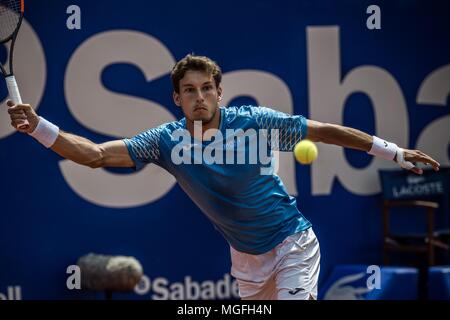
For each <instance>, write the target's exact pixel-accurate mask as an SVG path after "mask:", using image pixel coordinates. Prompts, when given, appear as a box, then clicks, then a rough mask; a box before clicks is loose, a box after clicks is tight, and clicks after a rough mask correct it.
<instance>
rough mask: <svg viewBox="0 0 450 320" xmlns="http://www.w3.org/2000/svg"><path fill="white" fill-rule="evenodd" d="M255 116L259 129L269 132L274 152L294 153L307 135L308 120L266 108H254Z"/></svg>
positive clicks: (300, 116) (269, 139)
mask: <svg viewBox="0 0 450 320" xmlns="http://www.w3.org/2000/svg"><path fill="white" fill-rule="evenodd" d="M253 114H254V117H255V120H256V123H257V125H258V128H259V129H266V130H267V137H268V143H269V145H270V147H271V149H272V150H278V151H292V150H293V149H294V147H295V145H296V144H297V143H298V142H299V141H300V140H302V139H304V138H305V137H306V135H307V128H308V127H307V123H306V118H305V117H304V116H302V115H294V116H293V115H289V114H287V113H283V112H280V111H276V110H273V109H270V108H266V107H254V110H253Z"/></svg>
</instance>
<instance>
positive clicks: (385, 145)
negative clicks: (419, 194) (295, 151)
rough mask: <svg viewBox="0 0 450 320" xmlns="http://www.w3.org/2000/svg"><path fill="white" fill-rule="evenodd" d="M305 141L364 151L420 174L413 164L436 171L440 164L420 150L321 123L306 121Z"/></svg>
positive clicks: (353, 130)
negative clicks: (423, 165)
mask: <svg viewBox="0 0 450 320" xmlns="http://www.w3.org/2000/svg"><path fill="white" fill-rule="evenodd" d="M306 139H309V140H311V141H315V142H323V143H327V144H335V145H338V146H341V147H344V148H351V149H357V150H361V151H366V152H367V153H369V154H372V155H374V156H379V157H381V158H384V159H386V160H394V161H396V162H397V163H398V164H399V165H400V166H401V167H403V168H405V169H408V170H411V171H413V172H414V173H416V174H422V169H420V168H418V167H416V166H415V165H413V164H412V163H413V162H422V163H425V164H429V165H431V166H432V167H433V169H434V170H436V171H438V170H439V166H440V164H439V163H438V162H437V161H436V160H434V159H433V158H431V157H430V156H428V155H427V154H425V153H423V152H422V151H420V150H409V149H403V148H400V147H398V146H397V145H396V144H395V143H392V142H389V141H386V140H383V139H380V138H378V137H376V136H370V135H368V134H367V133H364V132H362V131H360V130H357V129H354V128H349V127H344V126H340V125H337V124H330V123H322V122H318V121H314V120H309V119H308V120H307V135H306Z"/></svg>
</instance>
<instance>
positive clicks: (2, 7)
mask: <svg viewBox="0 0 450 320" xmlns="http://www.w3.org/2000/svg"><path fill="white" fill-rule="evenodd" d="M23 11H24V0H0V44H5V45H7V44H8V42H10V45H9V55H8V60H7V63H6V64H7V65H8V66H6V64H5V66H3V65H2V64H1V63H0V69H1V72H2V74H3V76H4V77H5V80H6V86H7V87H8V93H9V97H10V99H11V100H12V101H13V102H14V104H21V103H22V98H21V97H20V92H19V87H18V86H17V82H16V78H15V77H14V72H13V53H14V43H15V42H16V38H17V34H18V33H19V28H20V24H21V23H22V18H23ZM6 68H8V70H7V69H6ZM28 126H29V123H28V121H27V120H24V122H23V123H22V124H20V125H19V126H18V127H19V128H20V129H27V127H28Z"/></svg>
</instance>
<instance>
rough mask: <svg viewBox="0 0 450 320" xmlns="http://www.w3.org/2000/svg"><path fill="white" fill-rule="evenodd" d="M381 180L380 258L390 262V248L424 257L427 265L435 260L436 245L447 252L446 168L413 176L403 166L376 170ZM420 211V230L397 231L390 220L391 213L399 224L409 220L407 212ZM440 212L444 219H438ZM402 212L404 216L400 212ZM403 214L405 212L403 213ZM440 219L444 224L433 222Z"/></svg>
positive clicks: (448, 230)
mask: <svg viewBox="0 0 450 320" xmlns="http://www.w3.org/2000/svg"><path fill="white" fill-rule="evenodd" d="M380 178H381V184H382V191H383V192H382V194H383V200H382V213H383V216H382V223H383V261H384V264H385V265H389V264H390V262H391V258H390V257H391V254H392V253H393V252H397V253H399V252H410V253H414V254H417V255H421V256H422V257H424V258H426V261H423V260H422V259H423V258H422V259H421V261H423V262H425V263H426V265H427V266H432V265H435V264H436V263H437V261H436V249H442V250H444V252H450V241H449V240H450V229H448V223H449V222H448V205H449V199H448V193H449V191H448V190H449V189H448V185H449V183H450V181H449V180H450V179H449V170H448V168H444V169H442V170H441V171H439V172H434V171H431V170H424V174H423V175H421V176H417V175H415V174H413V173H410V172H408V171H406V170H383V171H380ZM417 211H419V212H422V213H424V214H425V216H424V218H425V219H424V220H422V221H423V223H424V224H423V225H422V226H423V227H425V228H423V229H424V230H423V231H421V232H415V233H405V232H403V233H401V232H399V230H394V229H395V228H394V226H393V224H392V223H391V221H392V218H393V214H398V218H400V219H401V221H402V223H403V224H406V225H408V223H410V224H411V220H410V216H411V215H410V213H412V212H417ZM442 212H444V215H446V216H445V217H444V218H445V219H438V218H442V217H438V214H439V213H442ZM401 214H403V215H404V216H400V215H401ZM405 215H406V216H405ZM438 220H440V221H441V222H442V220H445V221H444V225H442V223H441V225H439V224H438V223H437V222H438ZM397 221H398V220H397Z"/></svg>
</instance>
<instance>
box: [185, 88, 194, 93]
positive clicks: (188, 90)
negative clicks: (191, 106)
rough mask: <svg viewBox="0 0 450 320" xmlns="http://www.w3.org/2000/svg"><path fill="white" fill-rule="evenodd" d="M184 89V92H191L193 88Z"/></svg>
mask: <svg viewBox="0 0 450 320" xmlns="http://www.w3.org/2000/svg"><path fill="white" fill-rule="evenodd" d="M184 91H185V92H192V91H193V89H192V88H186V89H185V90H184Z"/></svg>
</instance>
